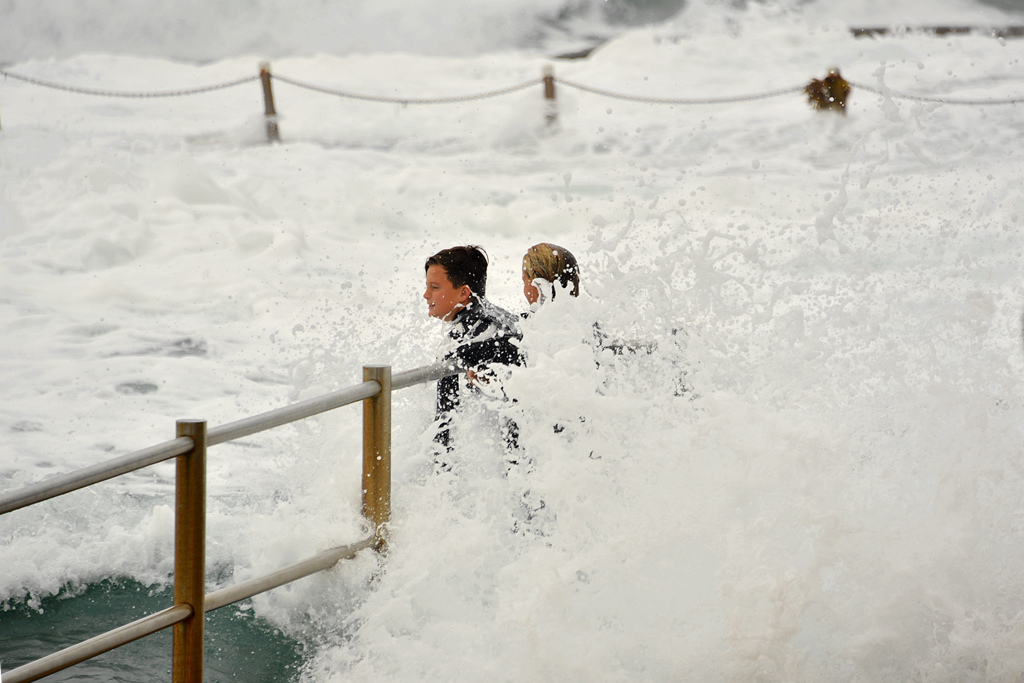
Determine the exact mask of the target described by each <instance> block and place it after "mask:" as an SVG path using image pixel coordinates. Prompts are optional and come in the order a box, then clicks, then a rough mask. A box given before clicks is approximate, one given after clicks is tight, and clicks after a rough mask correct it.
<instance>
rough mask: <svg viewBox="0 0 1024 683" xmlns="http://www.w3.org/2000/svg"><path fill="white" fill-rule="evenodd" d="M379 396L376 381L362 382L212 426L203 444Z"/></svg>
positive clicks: (234, 437) (228, 438) (295, 420)
mask: <svg viewBox="0 0 1024 683" xmlns="http://www.w3.org/2000/svg"><path fill="white" fill-rule="evenodd" d="M379 393H380V384H378V383H377V382H362V383H360V384H355V385H353V386H350V387H345V388H344V389H339V390H338V391H335V392H332V393H330V394H324V395H323V396H316V397H314V398H311V399H307V400H305V401H300V402H298V403H293V404H291V405H289V406H284V407H283V408H277V409H276V410H271V411H268V412H266V413H260V414H259V415H253V416H252V417H247V418H244V419H242V420H236V421H235V422H229V423H228V424H225V425H221V426H219V427H213V428H211V429H210V430H209V432H207V435H206V445H207V446H214V445H216V444H220V443H225V442H228V441H233V440H235V439H240V438H242V437H243V436H250V435H252V434H256V433H258V432H262V431H266V430H268V429H273V428H274V427H280V426H281V425H286V424H288V423H289V422H297V421H298V420H302V419H305V418H307V417H312V416H313V415H319V414H320V413H325V412H327V411H328V410H334V409H335V408H340V407H341V406H347V405H349V404H350V403H358V402H359V401H362V400H363V399H367V398H373V397H374V396H376V395H377V394H379Z"/></svg>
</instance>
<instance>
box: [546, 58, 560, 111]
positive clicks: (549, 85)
mask: <svg viewBox="0 0 1024 683" xmlns="http://www.w3.org/2000/svg"><path fill="white" fill-rule="evenodd" d="M544 122H545V123H547V125H548V126H553V125H555V124H556V123H558V101H557V100H556V98H555V71H554V69H553V68H552V67H551V65H548V66H545V67H544Z"/></svg>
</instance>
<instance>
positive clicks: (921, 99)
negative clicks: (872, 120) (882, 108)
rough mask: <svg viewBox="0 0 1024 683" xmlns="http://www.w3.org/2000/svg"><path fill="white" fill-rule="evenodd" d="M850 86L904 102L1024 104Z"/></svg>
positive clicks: (1013, 99)
mask: <svg viewBox="0 0 1024 683" xmlns="http://www.w3.org/2000/svg"><path fill="white" fill-rule="evenodd" d="M848 82H849V83H850V85H852V86H853V87H855V88H860V89H861V90H866V91H868V92H873V93H875V94H876V95H882V96H883V97H893V98H898V99H905V100H917V101H918V102H937V103H939V104H970V105H985V104H1020V103H1021V102H1024V97H1011V98H1007V99H1005V100H952V99H949V98H946V97H926V96H924V95H907V94H904V93H893V92H885V91H882V90H879V89H878V88H872V87H870V86H867V85H860V84H858V83H854V82H853V81H848Z"/></svg>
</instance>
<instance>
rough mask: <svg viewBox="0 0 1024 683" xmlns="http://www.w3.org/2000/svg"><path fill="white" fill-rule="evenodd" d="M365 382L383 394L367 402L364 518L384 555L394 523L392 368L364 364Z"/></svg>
mask: <svg viewBox="0 0 1024 683" xmlns="http://www.w3.org/2000/svg"><path fill="white" fill-rule="evenodd" d="M363 381H364V382H377V383H378V384H380V393H379V394H377V395H376V396H374V397H372V398H367V399H364V400H363V516H364V517H366V518H367V519H368V520H370V522H372V523H373V526H374V529H375V534H376V537H377V543H376V545H375V547H376V548H377V551H378V552H383V551H384V550H386V549H387V539H386V535H387V524H388V522H389V521H390V520H391V366H388V365H364V366H363Z"/></svg>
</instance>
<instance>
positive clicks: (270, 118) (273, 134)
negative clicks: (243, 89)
mask: <svg viewBox="0 0 1024 683" xmlns="http://www.w3.org/2000/svg"><path fill="white" fill-rule="evenodd" d="M260 80H261V81H262V82H263V115H264V116H265V117H266V119H267V142H268V143H269V142H281V134H280V132H278V130H277V111H276V110H275V109H274V89H273V88H272V87H271V85H270V63H269V62H261V63H260Z"/></svg>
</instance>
